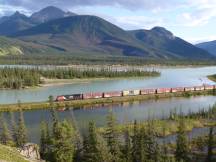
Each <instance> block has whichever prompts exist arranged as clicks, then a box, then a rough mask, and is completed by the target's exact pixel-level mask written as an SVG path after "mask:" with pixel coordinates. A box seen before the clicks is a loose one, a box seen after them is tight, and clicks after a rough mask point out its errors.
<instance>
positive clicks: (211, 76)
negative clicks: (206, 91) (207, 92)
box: [207, 74, 216, 82]
mask: <svg viewBox="0 0 216 162" xmlns="http://www.w3.org/2000/svg"><path fill="white" fill-rule="evenodd" d="M207 78H208V79H209V80H211V81H213V82H216V75H215V74H214V75H208V76H207Z"/></svg>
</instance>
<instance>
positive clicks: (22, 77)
mask: <svg viewBox="0 0 216 162" xmlns="http://www.w3.org/2000/svg"><path fill="white" fill-rule="evenodd" d="M158 75H160V73H159V72H157V71H140V70H129V71H113V70H110V69H101V70H93V69H92V70H78V69H73V68H65V69H62V68H56V69H52V70H51V69H41V70H39V69H37V68H8V67H5V68H0V78H1V80H0V89H1V88H10V89H20V88H25V87H32V86H38V85H39V84H40V83H42V80H41V77H44V78H49V79H75V78H81V79H82V78H104V77H105V78H117V77H149V76H158Z"/></svg>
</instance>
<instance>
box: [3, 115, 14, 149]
mask: <svg viewBox="0 0 216 162" xmlns="http://www.w3.org/2000/svg"><path fill="white" fill-rule="evenodd" d="M0 122H1V126H2V127H1V129H2V131H1V134H0V139H1V143H2V144H3V145H8V146H12V145H13V140H12V137H11V134H10V131H9V130H8V127H7V123H6V122H5V120H4V117H3V116H2V115H1V121H0Z"/></svg>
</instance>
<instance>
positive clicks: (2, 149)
mask: <svg viewBox="0 0 216 162" xmlns="http://www.w3.org/2000/svg"><path fill="white" fill-rule="evenodd" d="M0 161H1V162H29V161H27V160H25V159H24V157H22V156H21V155H20V154H19V152H18V151H17V150H16V148H12V147H8V146H4V145H1V144H0Z"/></svg>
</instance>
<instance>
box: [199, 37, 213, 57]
mask: <svg viewBox="0 0 216 162" xmlns="http://www.w3.org/2000/svg"><path fill="white" fill-rule="evenodd" d="M196 46H197V47H199V48H202V49H204V50H206V51H208V52H209V53H211V54H212V55H214V56H216V40H215V41H210V42H204V43H199V44H196Z"/></svg>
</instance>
